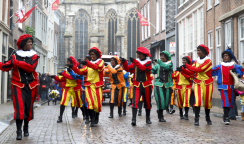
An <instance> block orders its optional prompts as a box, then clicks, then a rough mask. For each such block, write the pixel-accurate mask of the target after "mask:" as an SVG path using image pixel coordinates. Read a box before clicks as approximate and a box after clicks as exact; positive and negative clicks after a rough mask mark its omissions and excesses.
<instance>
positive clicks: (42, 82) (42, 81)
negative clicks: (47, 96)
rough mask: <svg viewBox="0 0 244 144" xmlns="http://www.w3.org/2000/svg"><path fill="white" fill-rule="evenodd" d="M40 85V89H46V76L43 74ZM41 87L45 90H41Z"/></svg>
mask: <svg viewBox="0 0 244 144" xmlns="http://www.w3.org/2000/svg"><path fill="white" fill-rule="evenodd" d="M40 85H41V89H42V90H45V89H46V88H48V79H47V76H46V75H45V74H42V77H41V80H40ZM43 85H46V88H44V89H43V88H42V86H43Z"/></svg>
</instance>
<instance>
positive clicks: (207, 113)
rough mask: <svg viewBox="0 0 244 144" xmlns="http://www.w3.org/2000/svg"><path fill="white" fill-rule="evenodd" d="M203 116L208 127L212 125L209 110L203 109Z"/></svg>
mask: <svg viewBox="0 0 244 144" xmlns="http://www.w3.org/2000/svg"><path fill="white" fill-rule="evenodd" d="M205 114H206V121H207V124H208V125H212V121H211V120H210V115H209V114H210V109H205Z"/></svg>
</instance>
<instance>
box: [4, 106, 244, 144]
mask: <svg viewBox="0 0 244 144" xmlns="http://www.w3.org/2000/svg"><path fill="white" fill-rule="evenodd" d="M190 111H192V110H190ZM115 112H116V113H114V118H113V119H109V118H107V117H108V116H109V106H108V105H105V106H104V107H103V111H102V113H101V115H100V122H99V124H98V125H97V127H95V128H90V126H89V125H86V124H85V123H84V121H83V120H82V118H81V117H82V115H81V111H79V116H78V118H75V119H73V118H72V117H71V108H70V106H68V107H66V109H65V114H64V117H63V123H57V122H56V121H57V118H58V115H59V105H52V104H51V105H50V106H48V105H47V104H45V105H43V106H41V107H39V108H38V109H36V110H35V119H34V120H33V121H31V122H30V128H29V130H30V136H29V137H23V140H22V141H16V140H15V138H16V126H15V123H14V124H13V125H11V126H10V127H9V128H8V129H7V130H5V131H4V132H3V133H2V135H0V141H1V142H0V143H11V144H13V143H30V144H36V143H38V144H39V143H40V144H41V143H45V144H46V143H50V144H51V143H52V144H53V143H77V144H80V143H91V144H94V143H113V144H116V143H142V144H149V143H160V144H164V143H165V144H166V143H187V144H189V143H192V144H193V143H235V144H237V143H243V141H244V137H243V128H244V122H242V121H231V125H229V126H226V125H224V124H223V123H222V119H221V118H219V117H214V116H213V115H211V119H212V121H213V125H212V126H208V125H206V121H205V117H204V113H203V111H201V116H200V126H199V127H197V126H194V125H193V124H194V117H193V114H192V112H190V116H189V119H190V120H189V121H186V120H180V119H179V116H178V110H177V111H176V113H175V114H174V115H169V114H165V119H166V121H167V122H166V123H159V122H158V120H157V113H156V105H155V104H153V109H152V111H151V121H152V124H151V125H148V124H146V122H145V121H146V120H145V119H146V118H145V111H144V110H143V112H142V116H140V117H137V126H136V127H132V126H131V124H130V123H131V108H130V107H127V115H126V116H123V117H122V118H119V117H118V115H117V108H115Z"/></svg>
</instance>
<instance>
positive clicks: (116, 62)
mask: <svg viewBox="0 0 244 144" xmlns="http://www.w3.org/2000/svg"><path fill="white" fill-rule="evenodd" d="M111 59H113V60H114V61H115V64H116V65H117V64H118V62H117V60H116V59H115V58H114V57H112V58H111Z"/></svg>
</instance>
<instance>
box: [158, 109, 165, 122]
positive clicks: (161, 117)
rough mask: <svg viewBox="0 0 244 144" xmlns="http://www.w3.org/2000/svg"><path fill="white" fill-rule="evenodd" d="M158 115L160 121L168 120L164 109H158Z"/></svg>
mask: <svg viewBox="0 0 244 144" xmlns="http://www.w3.org/2000/svg"><path fill="white" fill-rule="evenodd" d="M158 115H159V116H158V117H159V122H166V120H165V119H164V115H163V110H158Z"/></svg>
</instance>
